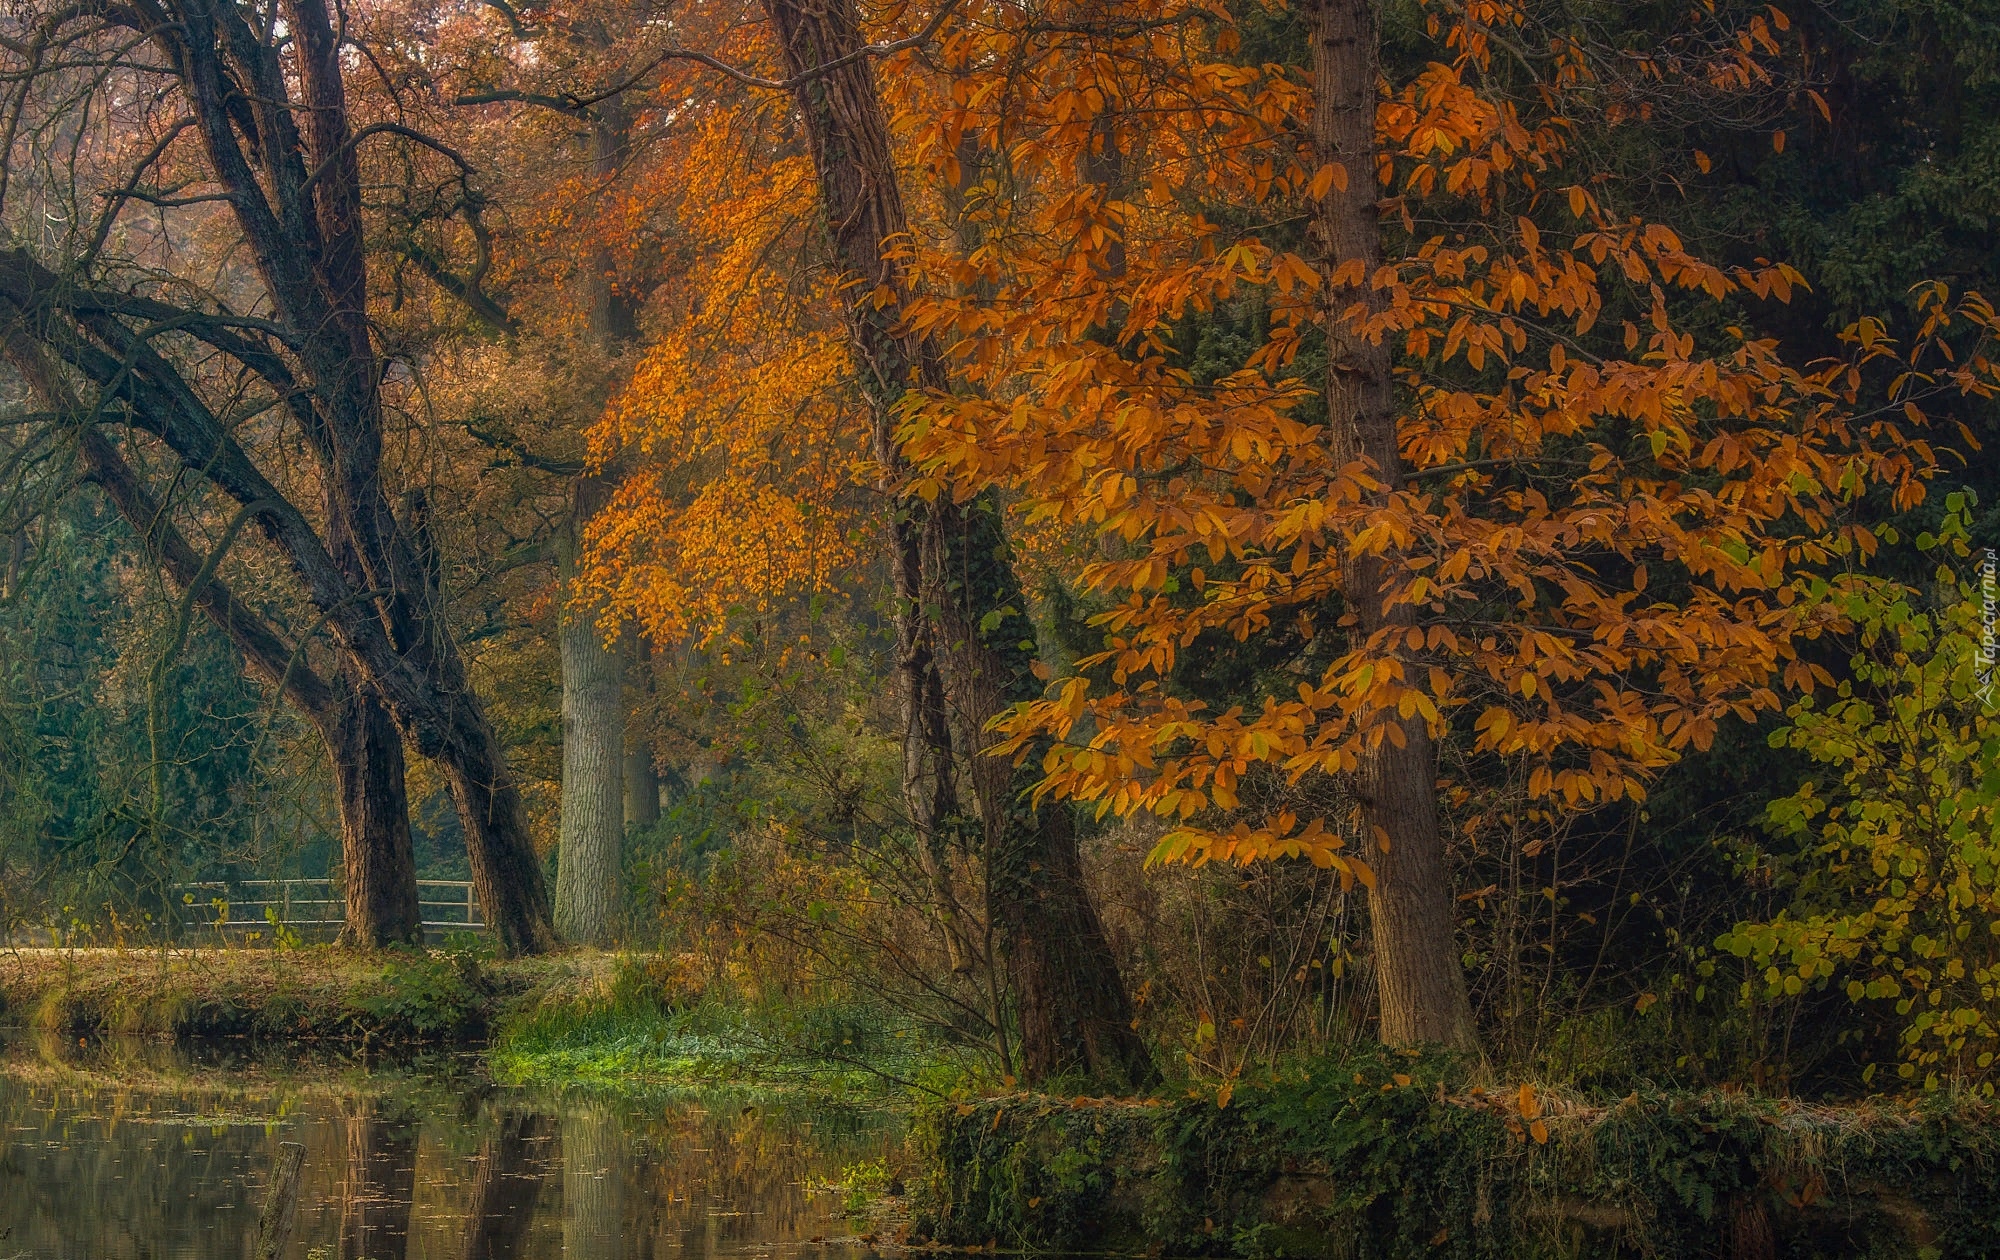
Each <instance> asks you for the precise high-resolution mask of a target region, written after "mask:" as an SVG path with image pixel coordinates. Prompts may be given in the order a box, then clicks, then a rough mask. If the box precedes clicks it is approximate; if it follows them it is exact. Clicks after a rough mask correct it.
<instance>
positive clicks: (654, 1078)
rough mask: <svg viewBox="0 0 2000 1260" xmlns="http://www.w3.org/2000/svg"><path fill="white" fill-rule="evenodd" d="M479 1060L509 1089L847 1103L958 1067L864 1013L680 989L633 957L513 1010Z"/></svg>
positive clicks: (923, 1086)
mask: <svg viewBox="0 0 2000 1260" xmlns="http://www.w3.org/2000/svg"><path fill="white" fill-rule="evenodd" d="M487 1059H488V1063H489V1066H490V1068H491V1070H492V1073H493V1076H494V1078H495V1079H496V1080H497V1081H499V1082H500V1083H502V1084H505V1085H514V1086H542V1087H563V1086H584V1087H589V1088H597V1089H613V1090H660V1089H667V1090H678V1089H688V1090H696V1089H714V1088H717V1087H730V1088H748V1089H752V1090H774V1089H796V1088H810V1089H812V1090H813V1091H814V1092H816V1093H823V1094H830V1095H835V1096H850V1097H871V1096H872V1097H889V1096H893V1095H897V1094H900V1093H903V1092H908V1091H916V1092H919V1093H924V1092H933V1093H941V1092H944V1088H948V1087H949V1082H951V1081H952V1080H953V1079H955V1073H956V1071H957V1069H956V1068H955V1067H954V1066H953V1065H952V1063H951V1062H950V1060H949V1059H948V1058H947V1057H946V1056H944V1055H942V1054H941V1053H940V1052H939V1051H938V1050H937V1049H936V1048H935V1047H934V1046H932V1045H931V1044H930V1043H929V1042H928V1041H927V1040H926V1039H925V1038H924V1037H923V1036H922V1035H921V1033H920V1032H919V1030H917V1029H915V1028H913V1027H910V1026H908V1025H906V1024H900V1023H898V1022H896V1021H895V1020H893V1019H892V1018H890V1017H888V1016H886V1015H884V1014H882V1013H880V1012H878V1011H875V1010H872V1009H870V1008H868V1007H865V1006H860V1005H855V1004H846V1003H834V1002H820V1003H812V1004H788V1003H781V1002H770V1001H766V1002H757V1003H748V1004H745V1003H738V1002H731V1001H725V1000H721V999H718V998H716V997H713V996H710V995H705V994H700V993H695V994H684V993H679V992H676V991H675V990H674V988H673V986H672V985H671V984H664V985H663V984H662V983H660V981H659V980H658V978H657V977H656V976H655V975H653V974H652V973H650V972H649V971H648V970H647V969H646V967H645V966H644V965H642V964H641V963H639V962H638V961H636V960H623V961H621V963H620V964H619V966H618V968H617V970H616V972H615V973H614V974H613V975H612V977H611V978H610V979H609V981H608V982H606V983H602V984H598V985H595V986H587V987H584V988H581V989H572V990H569V991H559V992H556V993H553V994H550V995H549V996H547V997H545V998H544V999H543V1000H542V1001H541V1002H540V1003H539V1004H537V1005H535V1006H534V1007H532V1008H531V1009H529V1010H526V1011H524V1012H522V1013H521V1014H520V1015H518V1016H516V1017H515V1018H514V1019H513V1020H511V1021H510V1022H509V1023H507V1024H506V1025H505V1026H504V1027H502V1028H501V1029H500V1030H499V1033H498V1035H497V1036H496V1037H495V1039H494V1042H493V1045H492V1048H491V1049H490V1050H489V1052H488V1056H487ZM941 1087H943V1088H941Z"/></svg>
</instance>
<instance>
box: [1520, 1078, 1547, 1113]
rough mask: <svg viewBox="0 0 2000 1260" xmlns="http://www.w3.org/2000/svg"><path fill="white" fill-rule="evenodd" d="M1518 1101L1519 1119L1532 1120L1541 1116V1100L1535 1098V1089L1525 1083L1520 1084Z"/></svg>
mask: <svg viewBox="0 0 2000 1260" xmlns="http://www.w3.org/2000/svg"><path fill="white" fill-rule="evenodd" d="M1519 1101H1520V1104H1521V1118H1522V1119H1523V1120H1533V1119H1534V1118H1535V1117H1536V1116H1539V1115H1541V1114H1542V1100H1541V1099H1539V1098H1537V1097H1535V1087H1534V1086H1533V1085H1530V1084H1528V1083H1527V1082H1525V1081H1523V1082H1522V1083H1521V1094H1520V1099H1519Z"/></svg>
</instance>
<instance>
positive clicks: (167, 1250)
mask: <svg viewBox="0 0 2000 1260" xmlns="http://www.w3.org/2000/svg"><path fill="white" fill-rule="evenodd" d="M440 1104H442V1105H440ZM533 1107H534V1108H535V1109H530V1108H529V1107H526V1106H524V1105H523V1100H521V1099H519V1098H516V1097H511V1096H505V1095H495V1094H492V1093H488V1092H485V1091H481V1092H480V1093H478V1094H475V1095H474V1096H473V1097H471V1098H467V1099H465V1100H464V1101H463V1102H462V1103H460V1104H458V1105H452V1104H451V1103H450V1102H449V1101H447V1100H445V1099H442V1098H441V1097H440V1096H439V1095H438V1094H437V1093H436V1092H435V1091H434V1090H433V1091H432V1093H431V1094H430V1096H429V1100H428V1101H427V1102H425V1103H422V1104H398V1103H396V1102H394V1101H393V1100H392V1099H382V1098H375V1099H363V1100H356V1099H354V1098H353V1097H351V1096H349V1097H347V1098H346V1099H345V1100H342V1099H340V1098H337V1097H334V1096H332V1095H331V1094H322V1093H318V1092H316V1091H310V1090H308V1091H302V1092H296V1093H294V1094H292V1095H291V1096H289V1097H284V1098H275V1097H267V1098H262V1099H256V1100H246V1099H244V1098H242V1097H241V1096H239V1095H233V1094H224V1093H222V1092H220V1091H205V1090H200V1089H194V1088H186V1089H182V1090H180V1091H178V1092H174V1093H170V1094H162V1093H142V1092H138V1091H133V1090H128V1089H120V1088H109V1087H102V1086H86V1087H77V1086H74V1085H70V1084H66V1083H45V1082H36V1083H33V1084H28V1083H23V1082H20V1081H16V1080H12V1079H9V1078H8V1077H6V1076H4V1075H0V1126H4V1131H5V1136H4V1138H0V1230H11V1233H9V1234H8V1235H7V1236H6V1242H5V1243H4V1244H0V1255H13V1254H15V1253H19V1252H26V1253H27V1254H30V1255H88V1256H92V1257H106V1258H108V1260H139V1258H140V1257H151V1256H202V1257H207V1256H225V1257H226V1256H237V1255H246V1254H248V1253H249V1244H250V1242H251V1239H252V1237H253V1235H254V1233H255V1228H256V1215H257V1206H258V1204H259V1203H260V1202H261V1200H262V1196H263V1190H264V1185H265V1179H266V1178H267V1177H268V1175H269V1171H270V1168H271V1165H272V1160H273V1159H274V1157H275V1155H276V1151H277V1144H278V1142H280V1141H298V1142H303V1143H304V1144H305V1147H306V1163H305V1170H304V1175H303V1178H302V1180H301V1184H300V1197H299V1217H298V1228H297V1230H296V1231H295V1233H294V1235H293V1244H292V1247H291V1248H290V1249H289V1252H288V1255H289V1257H290V1258H291V1260H298V1258H299V1257H303V1256H305V1255H306V1254H307V1252H308V1251H309V1250H310V1249H312V1248H315V1247H317V1248H323V1249H324V1253H323V1254H330V1255H335V1256H339V1257H342V1258H343V1260H359V1258H361V1257H367V1260H559V1258H562V1260H579V1258H581V1260H641V1258H645V1260H652V1258H654V1257H706V1256H711V1255H716V1254H719V1253H725V1252H737V1253H740V1252H743V1251H745V1250H750V1249H754V1250H757V1251H766V1252H768V1251H769V1250H771V1249H774V1248H775V1250H776V1251H777V1253H778V1254H780V1255H783V1254H785V1253H787V1252H791V1251H793V1249H794V1248H797V1249H798V1250H801V1251H803V1250H805V1249H804V1248H803V1247H802V1244H804V1243H805V1242H806V1240H807V1239H809V1238H811V1237H812V1236H814V1235H818V1234H828V1233H836V1234H837V1233H844V1232H845V1231H844V1230H843V1229H842V1228H840V1227H839V1225H838V1223H837V1222H836V1220H835V1219H834V1215H833V1214H834V1211H835V1209H836V1206H837V1205H836V1203H835V1202H834V1201H833V1199H832V1198H831V1196H826V1195H814V1194H811V1193H809V1186H810V1185H813V1184H818V1183H820V1182H823V1181H825V1180H826V1179H827V1178H829V1177H831V1176H833V1175H835V1174H837V1173H838V1171H839V1170H840V1168H841V1167H842V1166H844V1165H846V1164H849V1163H853V1162H855V1161H858V1160H862V1159H869V1158H873V1157H875V1156H878V1155H880V1154H882V1153H884V1151H885V1150H886V1149H887V1147H888V1145H889V1142H890V1141H891V1139H892V1134H891V1133H890V1131H889V1128H888V1126H887V1125H886V1123H884V1122H883V1121H882V1120H881V1119H880V1118H876V1119H873V1120H864V1121H862V1122H860V1123H852V1122H850V1121H841V1122H837V1123H834V1124H831V1125H829V1124H825V1123H821V1122H820V1121H821V1119H822V1118H821V1117H817V1116H811V1115H806V1114H802V1113H797V1112H795V1113H792V1114H790V1115H767V1114H765V1113H764V1112H762V1111H759V1110H755V1109H749V1108H743V1107H740V1106H734V1105H731V1106H716V1107H714V1108H711V1109H701V1108H697V1107H676V1108H674V1109H672V1110H669V1111H667V1112H666V1113H665V1114H664V1115H663V1114H661V1113H660V1112H659V1111H657V1110H654V1109H653V1108H652V1107H628V1106H620V1105H615V1104H607V1103H602V1102H591V1101H586V1100H581V1099H576V1098H565V1099H558V1100H550V1101H548V1102H546V1103H536V1104H533ZM815 1250H816V1249H815Z"/></svg>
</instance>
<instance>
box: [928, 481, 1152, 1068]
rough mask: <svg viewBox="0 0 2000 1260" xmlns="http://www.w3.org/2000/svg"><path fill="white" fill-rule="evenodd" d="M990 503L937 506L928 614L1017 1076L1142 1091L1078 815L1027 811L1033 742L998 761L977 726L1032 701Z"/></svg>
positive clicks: (1035, 756)
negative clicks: (962, 749) (1012, 1024)
mask: <svg viewBox="0 0 2000 1260" xmlns="http://www.w3.org/2000/svg"><path fill="white" fill-rule="evenodd" d="M1000 511H1001V509H1000V507H999V505H998V504H997V503H996V502H995V501H994V499H993V497H992V496H990V495H982V496H981V497H979V498H977V499H975V500H973V501H972V502H971V503H969V504H965V505H964V506H962V507H961V506H958V505H954V504H949V503H944V504H940V505H939V507H938V509H937V511H936V516H935V522H936V526H937V529H936V540H937V548H936V550H935V552H934V553H933V555H932V557H930V559H931V563H930V564H928V565H927V566H926V567H927V569H929V570H930V571H931V572H932V573H934V574H936V578H935V579H934V582H933V586H932V592H931V598H930V603H931V606H932V607H935V608H937V609H939V610H940V621H941V622H942V625H941V627H940V629H941V631H942V637H943V638H944V639H945V640H946V641H947V642H948V643H950V644H951V645H952V647H951V650H950V651H948V652H946V653H945V655H944V668H945V675H946V692H947V694H948V695H949V696H950V697H951V701H952V710H953V713H954V716H956V717H958V718H959V719H960V720H959V721H958V722H957V723H955V725H956V728H957V734H958V736H959V738H960V739H961V740H963V741H964V743H965V745H966V747H967V749H968V751H969V752H970V754H971V763H970V770H969V775H968V777H969V778H970V779H971V780H972V788H973V792H974V795H975V796H976V797H977V798H978V801H979V811H980V818H981V822H982V824H983V831H984V835H985V841H986V860H987V908H988V912H989V913H990V914H991V915H992V916H993V922H994V925H995V927H996V928H997V929H998V931H999V936H1000V939H1001V940H1002V941H1003V942H1005V946H1006V951H1007V971H1008V978H1009V980H1010V981H1011V984H1012V988H1013V990H1014V997H1015V1001H1016V1002H1017V1003H1018V1005H1019V1008H1020V1009H1019V1014H1020V1021H1021V1029H1020V1050H1021V1069H1022V1072H1021V1074H1022V1076H1023V1078H1025V1079H1027V1080H1030V1081H1046V1080H1049V1079H1051V1078H1053V1077H1057V1076H1062V1075H1065V1074H1067V1073H1070V1072H1073V1071H1076V1070H1078V1069H1082V1070H1084V1071H1086V1072H1087V1073H1088V1074H1089V1075H1091V1076H1093V1077H1095V1078H1097V1079H1098V1080H1100V1081H1102V1082H1103V1083H1105V1084H1107V1085H1114V1086H1120V1087H1123V1088H1127V1089H1143V1088H1145V1087H1147V1086H1150V1085H1152V1084H1154V1083H1155V1082H1156V1081H1157V1080H1158V1079H1159V1073H1158V1071H1157V1069H1156V1068H1155V1067H1154V1065H1153V1060H1152V1056H1151V1054H1150V1053H1149V1052H1148V1051H1147V1049H1146V1044H1145V1041H1144V1040H1143V1039H1142V1038H1141V1037H1140V1036H1139V1034H1138V1033H1137V1032H1136V1031H1135V1024H1136V1021H1135V1019H1134V1018H1133V1009H1132V999H1131V995H1130V994H1129V993H1128V992H1127V991H1126V989H1125V983H1124V981H1123V979H1122V978H1121V977H1120V976H1119V974H1118V967H1117V964H1116V962H1115V961H1114V960H1113V956H1112V952H1111V946H1110V943H1109V941H1108V939H1107V937H1106V935H1105V931H1104V924H1103V921H1102V920H1101V919H1100V918H1099V917H1098V914H1097V907H1096V905H1095V904H1094V903H1093V902H1092V901H1091V899H1090V894H1089V889H1088V885H1087V883H1086V882H1085V879H1084V872H1083V858H1082V854H1081V852H1080V851H1079V849H1078V847H1077V837H1076V825H1075V813H1074V807H1073V806H1071V805H1069V804H1068V803H1067V802H1062V801H1051V802H1048V803H1045V804H1043V805H1042V806H1041V807H1040V808H1039V809H1037V808H1036V807H1035V805H1034V803H1033V798H1032V792H1033V789H1034V785H1035V779H1036V774H1037V770H1036V768H1037V767H1039V766H1040V765H1041V764H1042V758H1041V756H1040V754H1041V753H1042V752H1044V751H1046V748H1047V745H1046V744H1042V745H1039V746H1037V747H1035V748H1032V749H1030V751H1029V754H1028V755H1027V756H1026V757H1025V758H1013V757H995V756H991V755H988V750H989V749H990V748H991V747H992V745H993V744H994V743H995V741H996V739H997V736H996V735H995V734H994V733H993V732H991V731H989V730H987V729H986V721H987V719H988V718H990V717H992V716H993V715H994V714H998V713H1003V712H1005V711H1006V710H1007V709H1009V708H1010V707H1012V706H1013V705H1015V704H1018V703H1020V702H1021V701H1024V700H1031V699H1034V698H1036V697H1038V696H1039V695H1040V694H1041V684H1040V682H1039V681H1038V680H1037V679H1036V678H1035V675H1034V661H1035V653H1034V651H1033V650H1032V649H1033V643H1034V627H1033V625H1032V624H1031V623H1030V622H1029V620H1028V618H1027V616H1026V614H1025V613H1021V612H1011V613H1005V612H1003V615H1001V616H999V617H997V618H993V619H992V620H988V618H989V616H990V614H992V613H994V612H996V611H1002V610H1019V609H1025V608H1027V606H1028V601H1027V599H1026V598H1025V597H1024V595H1023V593H1022V591H1021V586H1020V582H1019V581H1018V579H1017V578H1016V577H1015V573H1014V565H1013V558H1012V555H1011V553H1010V550H1009V548H1008V545H1007V538H1006V534H1005V531H1004V530H1003V529H1002V528H1001V518H1000Z"/></svg>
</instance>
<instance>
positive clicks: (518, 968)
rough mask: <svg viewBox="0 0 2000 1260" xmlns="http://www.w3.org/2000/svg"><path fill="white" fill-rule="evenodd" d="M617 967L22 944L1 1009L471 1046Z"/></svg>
mask: <svg viewBox="0 0 2000 1260" xmlns="http://www.w3.org/2000/svg"><path fill="white" fill-rule="evenodd" d="M613 965H614V964H613V963H612V961H611V960H610V959H608V958H606V957H604V956H601V955H588V954H577V955H566V956H562V957H557V958H545V959H524V960H520V961H511V962H496V961H491V960H481V959H479V958H477V957H475V956H474V955H471V954H464V953H461V954H444V953H420V952H410V953H390V954H380V955H374V956H366V955H358V954H352V953H348V952H345V951H341V950H336V949H332V948H327V947H305V948H300V949H292V950H262V949H218V950H113V949H91V950H15V951H8V952H5V953H0V1019H4V1020H5V1021H6V1022H7V1023H8V1024H11V1025H14V1026H16V1027H21V1028H27V1029H33V1030H37V1031H42V1032H50V1033H60V1034H63V1035H67V1036H72V1037H79V1038H87V1037H95V1036H103V1035H132V1036H164V1037H171V1038H177V1039H187V1040H194V1039H200V1038H210V1037H253V1038H260V1039H266V1040H295V1041H309V1042H318V1043H332V1044H338V1045H346V1046H355V1047H367V1046H383V1045H464V1044H475V1043H479V1042H481V1041H483V1040H484V1039H485V1038H486V1037H487V1036H488V1035H489V1034H490V1033H491V1032H492V1030H493V1029H495V1028H497V1027H499V1026H501V1025H503V1024H504V1023H505V1022H506V1021H507V1019H508V1018H509V1017H510V1015H511V1013H512V1012H513V1011H515V1010H517V1009H521V1008H524V1007H529V1006H533V1005H534V1004H536V1003H537V1002H539V1001H541V1000H543V999H544V998H546V997H547V996H548V995H551V994H555V993H560V992H569V991H578V990H586V989H589V988H591V987H593V986H596V985H598V984H600V983H602V981H601V977H602V976H603V975H604V974H605V973H607V972H608V971H609V970H610V969H611V968H612V966H613Z"/></svg>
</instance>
